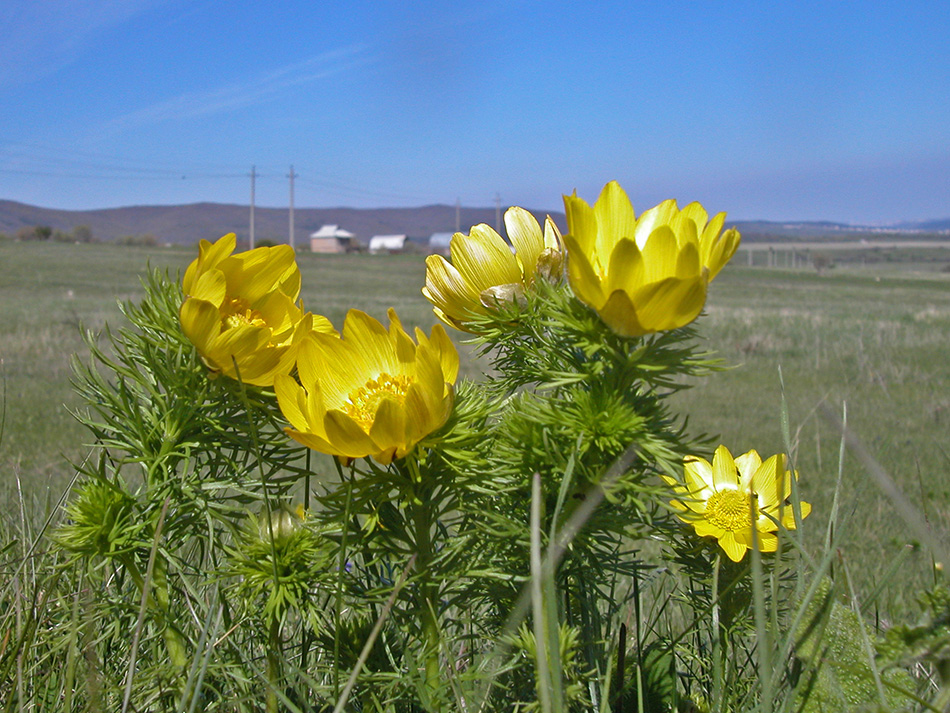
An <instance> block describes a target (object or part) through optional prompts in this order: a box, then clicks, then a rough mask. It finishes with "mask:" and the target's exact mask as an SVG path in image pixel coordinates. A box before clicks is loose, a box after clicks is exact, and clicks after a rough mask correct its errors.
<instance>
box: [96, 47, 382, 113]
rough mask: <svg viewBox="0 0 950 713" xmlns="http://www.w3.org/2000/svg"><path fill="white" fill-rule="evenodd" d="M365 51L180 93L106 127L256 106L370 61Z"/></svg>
mask: <svg viewBox="0 0 950 713" xmlns="http://www.w3.org/2000/svg"><path fill="white" fill-rule="evenodd" d="M366 49H367V48H366V45H362V44H359V45H350V46H347V47H342V48H339V49H335V50H331V51H329V52H323V53H321V54H319V55H316V56H314V57H310V58H308V59H305V60H303V61H300V62H294V63H292V64H288V65H285V66H283V67H280V68H278V69H275V70H272V71H270V72H265V73H262V74H258V75H255V76H252V77H250V78H248V79H247V80H246V81H244V82H241V83H232V84H227V85H224V86H221V87H216V88H214V89H210V90H207V91H201V92H187V93H185V94H180V95H178V96H176V97H172V98H171V99H166V100H165V101H162V102H159V103H157V104H152V105H151V106H147V107H144V108H142V109H138V110H137V111H133V112H130V113H128V114H124V115H122V116H119V117H116V118H115V119H113V120H112V121H110V122H109V123H108V126H107V128H108V129H109V130H111V131H122V130H126V129H132V128H140V127H142V126H148V125H152V124H158V123H162V122H165V121H172V120H176V121H180V120H182V119H195V118H199V117H204V116H210V115H213V114H218V113H221V112H225V111H231V110H234V109H239V108H242V107H247V106H253V105H255V104H260V103H262V102H265V101H267V100H268V99H271V98H272V97H275V96H277V95H278V94H280V93H281V92H283V91H285V90H287V89H289V88H291V87H297V86H301V85H304V84H310V83H312V82H316V81H318V80H321V79H326V78H327V77H331V76H333V75H336V74H340V73H342V72H346V71H349V70H351V69H354V68H356V67H359V66H362V65H365V64H367V63H368V62H369V61H370V58H369V56H368V55H367V53H366Z"/></svg>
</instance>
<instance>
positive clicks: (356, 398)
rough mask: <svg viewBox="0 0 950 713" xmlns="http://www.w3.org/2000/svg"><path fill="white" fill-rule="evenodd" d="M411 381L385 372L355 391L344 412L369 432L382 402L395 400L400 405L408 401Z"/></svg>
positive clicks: (344, 405) (402, 376) (402, 375)
mask: <svg viewBox="0 0 950 713" xmlns="http://www.w3.org/2000/svg"><path fill="white" fill-rule="evenodd" d="M411 383H412V381H411V379H410V378H409V377H408V376H406V375H404V374H400V375H399V376H391V375H389V374H387V373H385V372H383V373H382V374H380V375H379V376H377V377H376V378H375V379H370V380H369V381H367V382H366V384H365V385H363V386H361V387H360V388H358V389H357V390H356V391H353V392H352V393H351V394H350V396H349V400H348V401H347V402H346V403H345V404H343V410H344V411H345V412H346V415H347V416H349V417H350V418H352V419H353V420H354V421H356V422H357V423H358V424H359V425H360V427H361V428H362V429H363V430H364V431H367V432H369V429H370V428H372V426H373V421H375V420H376V411H377V409H378V408H379V404H380V402H381V401H382V400H383V399H384V398H385V397H389V398H394V399H396V400H397V401H398V402H399V403H402V402H403V401H405V400H406V393H407V392H408V391H409V385H410V384H411Z"/></svg>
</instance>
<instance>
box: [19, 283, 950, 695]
mask: <svg viewBox="0 0 950 713" xmlns="http://www.w3.org/2000/svg"><path fill="white" fill-rule="evenodd" d="M143 289H144V292H145V297H144V299H143V300H141V301H140V302H137V303H126V304H124V305H123V306H122V315H123V319H124V326H122V327H120V328H118V329H115V330H110V329H106V330H104V331H103V332H102V333H101V334H95V333H92V332H89V333H87V337H86V347H87V349H88V353H89V355H90V359H89V361H88V362H86V361H83V360H79V359H76V360H75V375H74V383H75V388H76V391H77V393H78V394H79V396H80V397H81V400H82V404H81V406H79V407H77V408H76V416H77V418H78V419H79V421H80V422H81V423H82V424H83V426H84V428H85V429H86V431H87V433H88V434H89V436H90V437H91V438H92V440H93V441H94V450H93V455H92V456H91V457H90V458H88V459H86V460H84V461H82V462H79V463H77V464H76V466H75V472H76V481H75V484H74V487H73V489H72V492H71V495H70V497H69V499H68V501H67V502H66V504H65V506H64V507H63V508H62V510H61V511H59V512H57V513H55V514H53V515H52V516H51V517H50V518H49V521H50V524H51V533H52V536H51V537H42V536H38V537H35V538H23V539H22V541H21V540H14V538H8V537H7V536H6V535H4V539H2V540H0V542H10V543H11V544H9V545H0V556H2V557H3V558H4V559H3V560H0V561H2V564H3V569H4V570H5V571H7V572H10V573H12V576H11V577H10V579H9V582H10V584H4V582H3V580H0V590H2V594H0V601H15V602H16V607H10V608H9V609H10V612H11V613H7V614H0V696H2V704H3V705H4V706H5V707H6V709H8V710H17V707H21V708H26V707H28V706H29V705H33V706H34V707H40V708H42V709H44V710H57V709H59V710H89V711H92V710H122V709H123V708H126V709H127V710H155V711H166V710H167V711H171V710H207V711H262V710H267V711H277V710H289V711H297V710H300V711H303V710H320V711H329V710H332V709H333V708H334V707H337V708H338V709H341V710H355V711H400V712H401V711H463V710H464V711H475V710H481V711H488V710H491V711H534V710H539V711H544V712H545V713H547V711H598V712H605V711H611V713H613V712H614V711H648V712H649V713H653V712H654V711H656V712H660V711H673V710H709V711H741V710H759V711H770V712H771V711H791V710H823V709H824V710H828V709H829V708H830V709H834V710H847V706H851V707H852V709H853V710H860V709H862V706H864V707H865V708H867V709H872V708H873V707H875V706H877V707H889V708H891V709H894V710H899V709H901V707H902V706H904V707H906V706H907V705H911V704H914V702H915V701H919V700H927V699H928V698H929V697H932V695H931V694H932V693H933V692H932V691H930V690H927V689H926V687H925V685H923V683H922V682H921V681H920V680H919V679H917V678H914V677H913V676H911V674H910V673H908V671H907V667H909V666H910V665H913V664H925V665H928V666H934V667H936V668H937V669H938V671H939V670H941V668H942V667H943V666H944V663H945V661H944V659H945V648H946V641H945V639H946V638H947V633H946V618H947V613H946V611H945V610H946V609H947V606H946V602H947V601H948V600H950V597H947V596H946V595H945V592H944V593H941V590H935V591H934V592H933V593H932V595H931V596H930V598H929V599H928V600H927V606H928V618H926V619H925V621H924V623H922V624H920V625H918V626H916V627H903V628H902V627H900V626H895V627H893V628H892V630H891V631H892V632H893V633H889V634H887V635H886V636H885V637H883V639H881V638H878V637H875V636H873V635H872V634H871V633H870V632H869V630H868V629H867V627H866V626H865V624H864V623H863V621H862V620H861V617H860V613H859V612H858V611H856V610H855V609H853V608H851V607H850V606H845V605H844V604H841V603H839V602H838V601H837V600H836V599H835V597H834V594H833V592H834V588H833V587H832V586H831V585H829V586H828V587H827V588H824V589H820V588H817V587H816V586H815V582H816V578H820V577H823V576H825V575H826V574H828V575H829V576H831V574H829V572H830V570H831V569H832V568H831V566H830V562H831V556H830V555H824V556H819V557H817V558H812V557H811V556H809V554H808V553H807V551H806V549H805V547H804V546H803V544H802V540H801V538H800V536H799V533H786V532H782V533H780V534H781V543H780V544H781V546H780V550H779V551H778V552H776V553H774V554H771V553H768V554H763V553H758V552H754V553H753V556H750V557H749V558H747V560H745V561H743V562H740V563H732V562H730V561H727V560H725V559H724V558H723V557H722V555H721V554H720V551H719V549H718V546H717V545H716V544H715V542H714V541H710V540H700V539H699V538H697V537H696V536H695V534H694V533H693V532H692V530H690V529H689V528H686V527H685V526H683V524H682V523H681V522H680V521H679V520H678V519H677V518H675V516H674V514H673V513H672V511H671V510H670V508H669V507H668V499H669V497H670V493H669V490H668V488H667V486H666V485H665V484H664V483H663V481H662V480H661V478H660V476H661V475H664V474H667V475H674V476H678V475H679V471H680V468H681V462H682V457H683V456H684V455H685V454H688V453H697V454H704V453H705V454H708V450H709V443H708V441H707V440H705V439H697V438H693V437H691V436H690V435H689V431H688V430H687V428H686V420H685V418H684V417H683V416H682V415H681V414H680V413H678V411H677V409H675V408H674V407H673V405H672V404H674V403H676V401H674V400H673V399H672V398H671V397H672V396H674V395H677V396H678V397H680V398H681V397H682V396H683V394H684V391H685V389H686V387H688V386H689V385H691V384H692V383H694V382H695V380H697V378H698V377H703V376H706V375H709V374H710V373H711V372H713V371H716V370H717V369H718V364H717V362H716V361H715V360H713V359H712V358H711V357H710V356H709V355H708V354H706V353H704V352H703V351H702V350H701V348H700V347H699V346H698V337H697V334H696V332H695V331H694V330H693V329H691V328H686V329H680V330H675V331H672V332H668V333H664V334H661V335H655V336H650V337H646V338H642V339H622V338H619V337H617V336H616V335H614V334H613V333H612V332H610V330H609V329H607V328H606V327H605V326H604V325H603V324H602V323H601V322H600V320H599V318H597V316H596V314H595V313H594V312H592V311H591V310H589V309H587V308H586V307H584V306H583V305H581V304H580V303H578V302H577V300H575V299H574V298H573V297H572V295H571V293H570V291H569V289H568V288H567V286H566V285H565V284H563V283H561V284H549V283H548V282H545V281H543V280H540V281H538V285H537V289H536V290H535V291H533V292H530V293H529V294H528V295H527V298H526V300H525V302H524V303H523V304H510V305H508V306H506V307H504V308H503V309H501V310H500V311H499V312H497V313H495V314H494V315H492V316H490V317H486V318H484V319H483V320H482V321H481V322H480V324H479V325H478V327H479V332H480V336H479V337H478V338H477V345H476V346H477V349H478V350H480V352H481V353H482V354H483V355H484V357H485V358H486V359H488V360H489V362H490V365H491V368H492V373H491V377H490V379H488V380H487V381H484V382H481V383H475V382H470V381H463V382H462V383H461V384H459V386H458V388H457V393H456V403H455V408H454V410H453V413H452V415H451V417H450V418H449V420H448V422H447V423H446V424H445V425H444V426H443V427H442V428H441V429H439V430H438V431H437V432H435V433H432V434H430V435H429V436H427V437H426V438H425V439H424V440H423V441H422V442H421V443H420V444H419V445H418V446H417V447H416V449H415V450H414V451H413V452H412V453H411V454H410V455H409V456H408V457H407V458H404V459H402V460H399V461H395V462H393V463H391V464H389V465H386V466H381V465H379V464H377V463H375V462H374V461H372V460H365V461H357V462H341V461H330V460H327V459H322V460H319V461H315V459H313V458H312V456H311V455H310V454H305V453H303V452H302V449H301V448H300V447H299V446H297V445H296V444H295V443H294V442H293V441H291V440H289V439H288V438H287V437H286V435H285V434H284V432H283V427H284V425H285V423H284V420H283V418H282V416H281V415H280V413H279V411H278V410H277V407H276V403H275V398H274V395H273V393H272V392H271V391H269V390H267V389H260V388H253V387H247V386H245V385H242V384H240V383H238V382H234V381H231V380H228V379H226V378H217V379H215V378H210V377H209V373H208V370H207V369H206V368H205V366H204V364H202V362H201V359H200V357H199V356H198V354H197V352H196V351H195V349H194V347H193V346H192V345H191V344H190V343H189V342H188V341H187V340H186V339H185V338H184V336H183V335H182V333H181V330H180V328H179V325H178V309H179V306H180V304H181V300H182V295H181V291H180V289H179V287H178V282H177V280H171V279H170V278H169V277H168V276H167V275H164V274H162V273H160V272H157V271H155V272H152V273H151V274H150V275H149V276H148V277H147V278H146V280H145V281H144V284H143ZM314 462H317V463H318V465H316V466H314ZM330 468H333V470H334V471H335V472H332V473H324V472H322V471H323V470H327V471H329V469H330ZM805 477H807V475H806V474H803V479H804V478H805ZM318 480H319V486H318V488H317V490H316V491H314V485H316V484H317V481H318ZM300 500H303V501H304V502H306V503H307V504H308V507H309V505H310V504H312V505H313V507H309V509H307V510H306V511H304V509H303V508H299V509H298V508H297V507H296V504H297V503H298V502H300ZM813 518H814V516H813ZM809 524H810V522H809V523H806V525H809ZM0 526H3V523H2V521H0ZM0 534H3V533H0ZM24 534H25V533H24ZM829 542H830V543H832V544H833V543H834V539H833V538H830V537H829ZM40 556H42V557H43V558H44V559H38V558H39V557H40ZM750 560H751V561H750ZM34 561H42V562H49V563H51V566H50V567H49V568H48V570H43V569H42V568H39V569H34V570H33V572H34V574H33V577H32V579H28V576H27V575H28V572H29V568H30V567H32V566H33V564H32V563H33V562H34ZM27 563H30V564H27ZM832 574H833V573H832ZM838 576H839V578H840V577H842V576H843V575H842V574H841V572H840V571H839V572H838ZM10 592H13V593H14V594H12V595H11V594H9V593H10ZM7 596H9V597H10V598H9V599H6V600H4V599H3V597H7ZM26 603H28V605H27V604H26ZM628 638H629V641H628ZM542 669H543V670H542ZM57 706H59V707H58V708H57Z"/></svg>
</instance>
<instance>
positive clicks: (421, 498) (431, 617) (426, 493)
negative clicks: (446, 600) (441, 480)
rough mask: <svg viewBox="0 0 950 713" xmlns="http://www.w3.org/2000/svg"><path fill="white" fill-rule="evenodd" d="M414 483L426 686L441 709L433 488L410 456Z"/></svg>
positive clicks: (437, 707)
mask: <svg viewBox="0 0 950 713" xmlns="http://www.w3.org/2000/svg"><path fill="white" fill-rule="evenodd" d="M406 464H407V466H408V467H409V470H410V473H411V476H412V479H413V482H414V483H415V488H413V490H414V497H413V500H412V526H413V529H414V530H415V533H414V535H415V537H414V540H415V544H416V571H417V572H418V573H419V585H418V586H419V593H420V596H419V602H418V612H419V619H420V622H421V624H422V633H423V642H424V645H425V660H426V670H425V677H426V688H427V689H428V691H429V693H430V694H431V695H432V701H431V705H432V708H431V709H430V710H433V711H438V710H440V709H441V706H440V705H439V702H438V690H439V684H440V671H439V643H440V641H441V637H440V633H439V621H438V615H437V611H438V610H437V607H438V603H439V602H438V595H439V592H438V585H437V584H436V583H435V582H434V581H433V580H432V571H431V565H432V559H433V554H434V553H433V549H432V524H433V523H432V510H433V503H432V496H433V493H432V488H431V487H430V486H428V485H427V484H425V483H423V482H422V479H421V477H420V474H419V462H418V461H417V460H416V459H415V458H414V457H413V456H412V455H410V456H409V457H408V458H406Z"/></svg>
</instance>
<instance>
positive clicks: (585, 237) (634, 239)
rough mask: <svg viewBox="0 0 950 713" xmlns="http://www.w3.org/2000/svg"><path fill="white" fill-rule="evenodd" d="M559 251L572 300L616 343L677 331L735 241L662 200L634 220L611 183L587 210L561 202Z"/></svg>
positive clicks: (693, 209)
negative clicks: (563, 223)
mask: <svg viewBox="0 0 950 713" xmlns="http://www.w3.org/2000/svg"><path fill="white" fill-rule="evenodd" d="M564 208H565V212H566V214H567V231H568V234H567V235H565V236H564V244H565V247H566V248H567V256H568V263H567V266H568V277H569V279H570V283H571V288H572V289H573V290H574V294H575V295H577V298H578V299H580V300H581V302H583V303H584V304H586V305H588V306H590V307H592V308H593V309H595V310H596V311H597V313H598V314H599V315H600V317H601V319H603V320H604V322H605V323H606V324H607V325H608V326H609V327H610V328H611V329H612V330H613V331H614V332H615V333H617V334H619V335H620V336H623V337H639V336H642V335H644V334H651V333H653V332H660V331H664V330H667V329H676V328H677V327H682V326H685V325H687V324H689V323H690V322H692V321H693V320H694V319H696V317H698V316H699V313H700V312H701V311H702V309H703V305H705V304H706V288H707V286H708V284H709V282H710V281H711V280H712V279H713V278H714V277H715V276H716V275H717V274H718V273H719V271H720V270H721V269H722V268H723V266H725V264H726V263H727V262H729V259H730V258H731V257H732V256H733V254H734V253H735V251H736V248H737V247H738V246H739V233H738V232H737V231H736V230H735V229H732V230H727V231H726V232H725V233H723V234H722V235H721V236H720V234H719V232H720V231H721V230H722V225H723V223H724V222H725V220H726V214H725V213H719V214H718V215H716V216H715V217H714V218H713V219H712V220H711V221H709V216H708V215H707V213H706V211H705V209H704V208H703V207H702V206H701V205H700V204H699V203H690V204H689V205H688V206H686V207H685V208H683V209H682V210H680V209H679V208H678V207H677V205H676V201H674V200H667V201H663V202H662V203H660V204H659V205H658V206H656V207H655V208H651V209H650V210H648V211H646V212H644V213H643V214H642V215H641V216H640V218H639V219H637V218H635V217H634V213H633V206H632V205H631V204H630V199H629V198H627V194H626V193H624V190H623V188H621V187H620V184H619V183H617V182H616V181H611V182H610V183H608V184H607V185H606V186H604V190H603V191H601V193H600V197H599V198H598V199H597V202H596V203H595V204H594V207H593V208H591V207H590V206H589V205H588V204H587V203H586V202H585V201H584V200H582V199H581V198H578V197H577V194H576V193H574V194H573V195H570V196H564Z"/></svg>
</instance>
